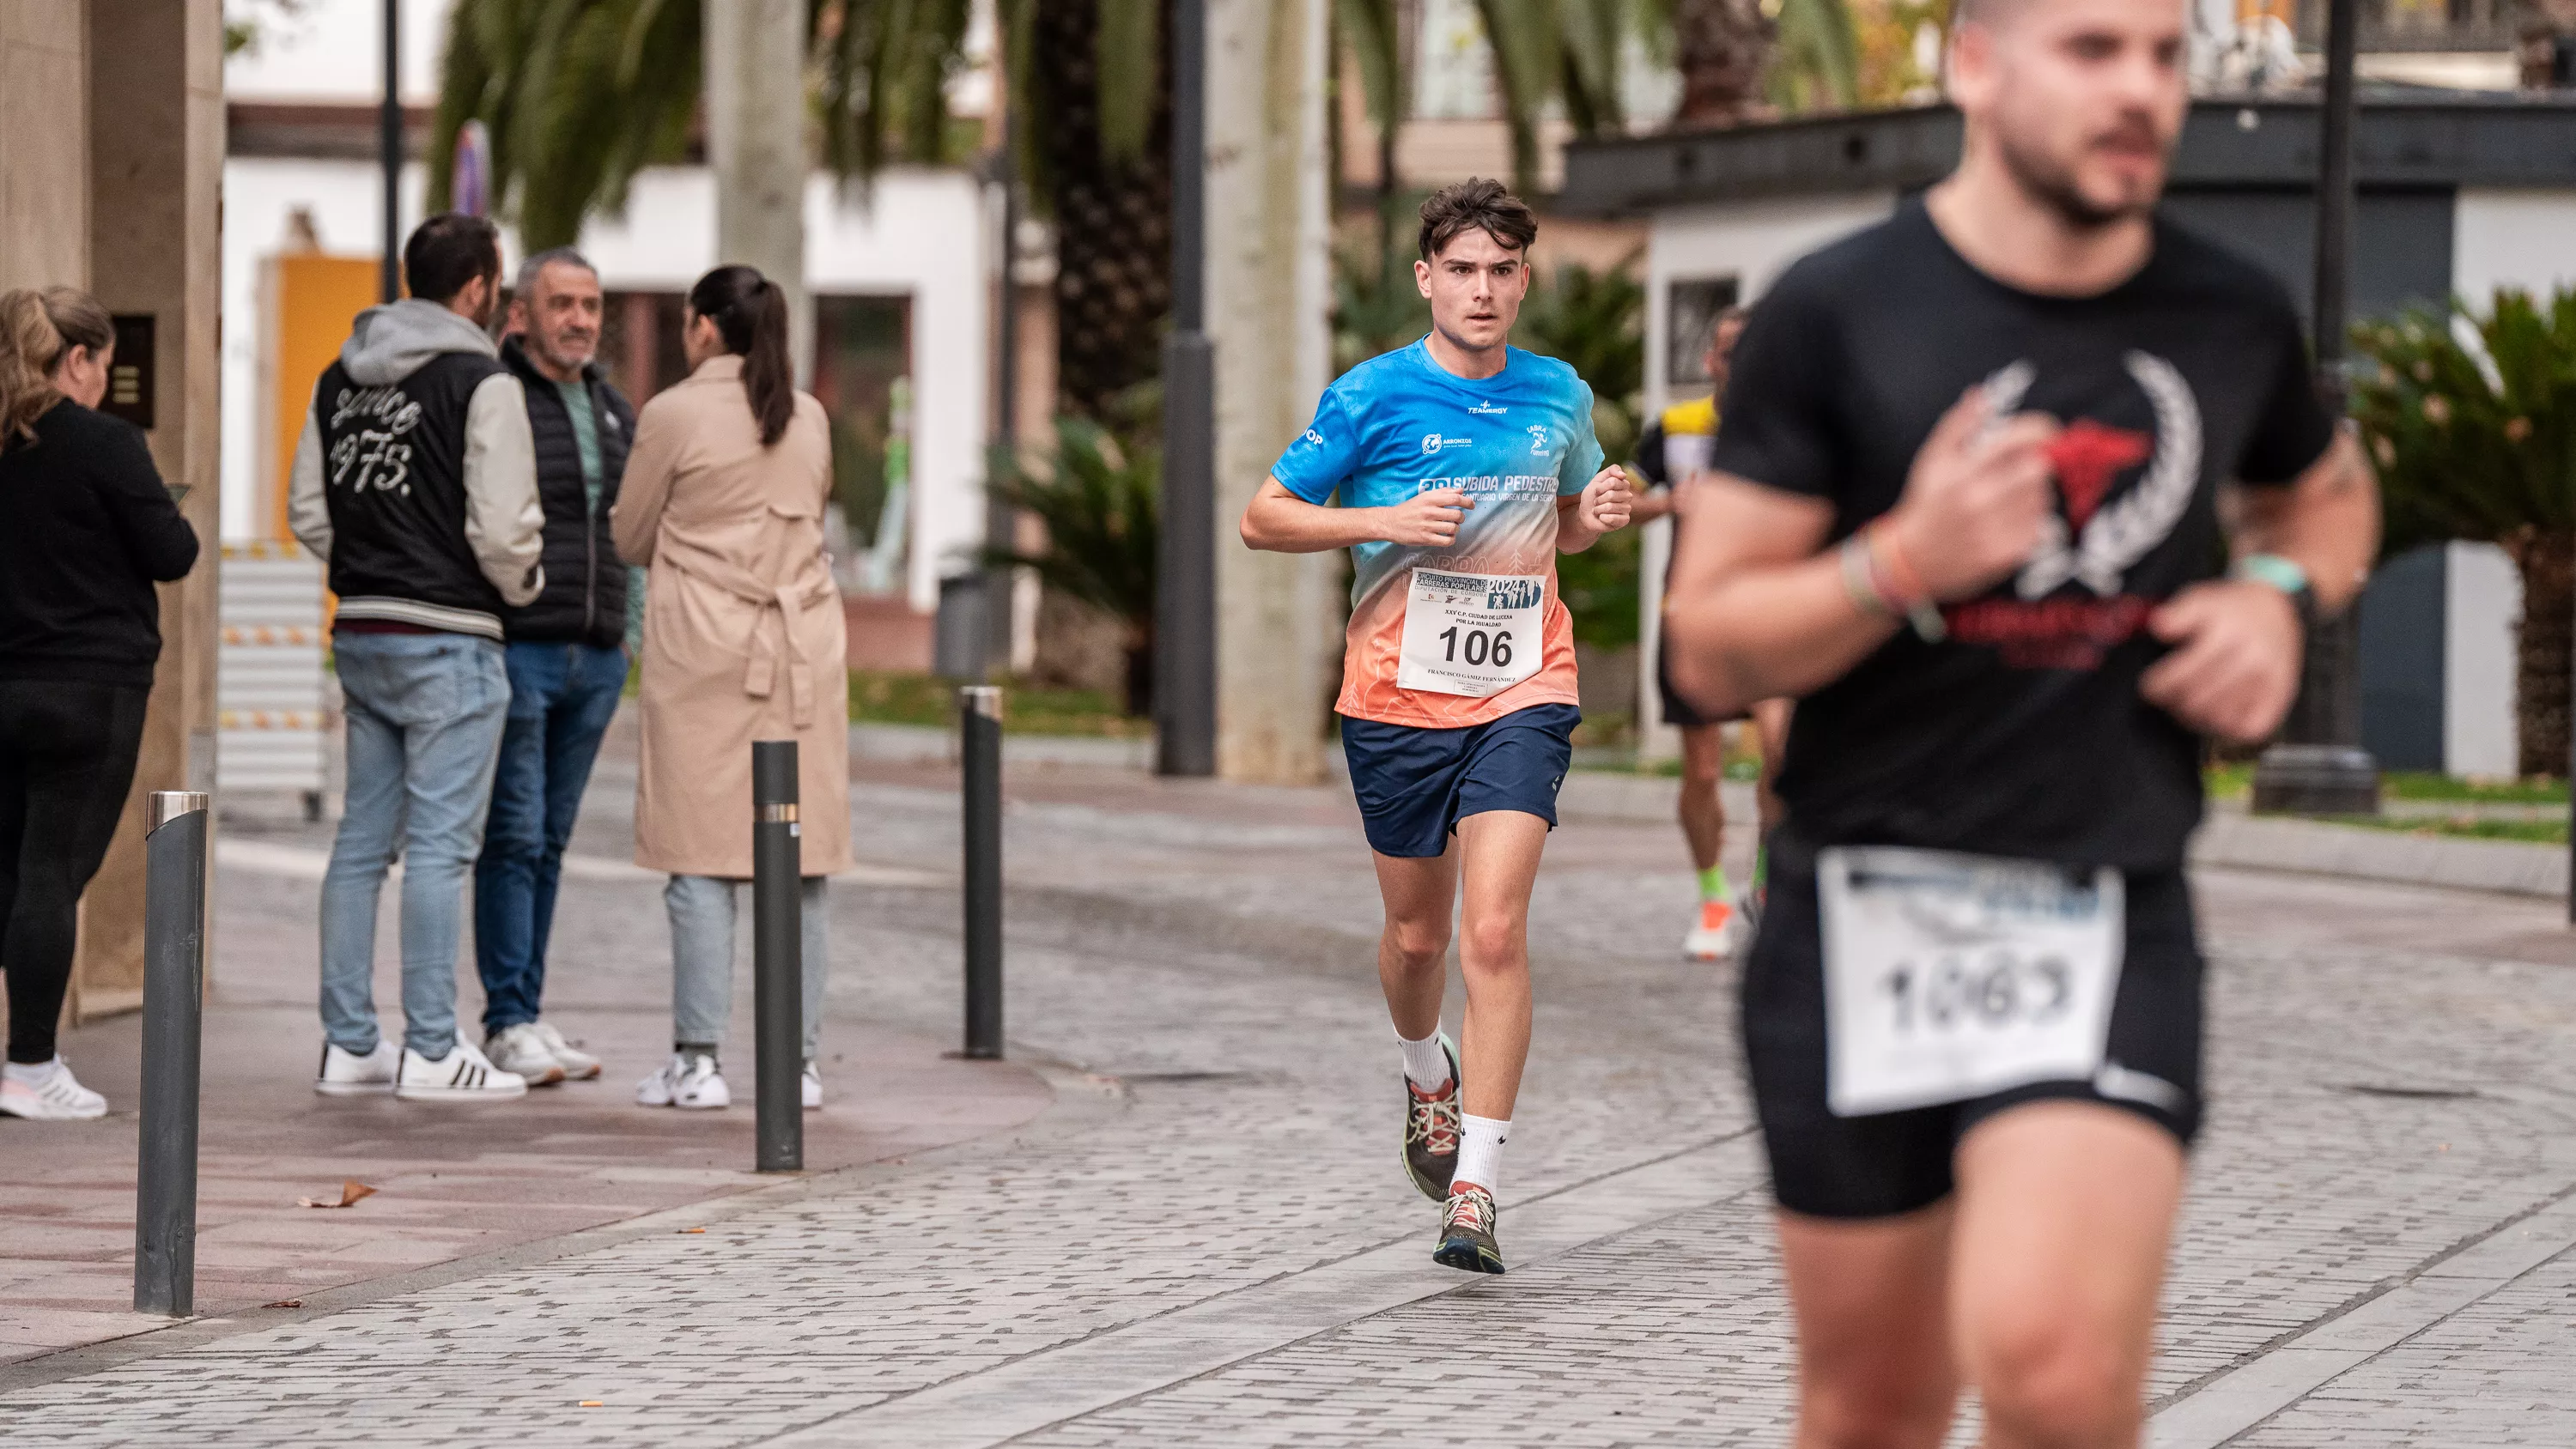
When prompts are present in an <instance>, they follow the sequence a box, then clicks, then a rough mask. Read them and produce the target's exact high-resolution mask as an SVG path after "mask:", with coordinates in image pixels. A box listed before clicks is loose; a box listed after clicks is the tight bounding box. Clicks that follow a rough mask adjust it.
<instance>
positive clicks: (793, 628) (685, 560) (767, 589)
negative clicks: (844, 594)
mask: <svg viewBox="0 0 2576 1449" xmlns="http://www.w3.org/2000/svg"><path fill="white" fill-rule="evenodd" d="M663 557H664V558H666V559H667V560H668V561H669V562H670V564H671V565H672V567H674V568H677V569H678V570H679V571H680V572H681V573H684V574H686V575H688V576H689V577H690V578H693V579H696V580H698V581H699V582H700V583H703V584H707V585H709V586H711V587H713V588H718V589H722V590H724V591H725V592H726V593H728V594H731V595H733V596H734V597H735V598H737V599H740V600H742V601H743V602H745V603H747V604H753V605H756V606H758V607H759V609H760V612H759V613H758V614H756V615H754V616H753V618H752V623H751V638H750V639H749V641H747V643H746V645H745V648H744V654H745V659H744V663H743V671H742V692H743V693H744V694H747V695H749V696H751V697H752V698H753V699H767V698H769V696H770V694H771V693H772V692H773V691H774V689H775V688H776V684H777V679H778V645H777V644H776V643H775V642H774V641H773V640H772V639H771V637H770V631H769V627H768V625H769V620H770V618H771V615H772V613H773V612H775V614H776V616H777V619H778V622H779V626H780V627H779V631H778V632H779V633H781V634H783V635H785V636H786V642H787V666H788V667H787V696H788V706H789V710H790V713H791V717H792V718H793V720H794V722H795V725H796V728H798V729H800V730H801V729H804V728H805V727H806V726H808V725H810V724H812V723H813V722H814V675H813V671H812V670H811V669H808V668H807V667H806V664H807V660H806V657H805V636H804V631H803V629H802V628H800V627H799V626H800V625H802V624H803V622H804V619H805V610H806V609H807V608H809V607H814V606H818V605H823V604H828V603H830V602H831V601H832V599H833V598H834V596H836V595H837V594H838V593H839V592H840V591H839V590H838V589H836V588H834V587H833V584H832V576H831V575H830V574H823V575H821V576H819V577H816V578H811V579H808V580H806V581H805V582H804V583H802V584H796V583H785V584H771V583H767V582H764V581H763V580H761V579H760V578H759V577H758V576H756V575H754V574H753V573H752V572H751V571H750V570H749V569H746V568H744V567H743V566H742V565H740V564H737V563H734V562H732V561H730V560H727V559H722V558H718V557H716V556H715V555H713V554H711V553H707V552H704V551H702V550H698V549H691V548H666V549H665V550H664V552H663Z"/></svg>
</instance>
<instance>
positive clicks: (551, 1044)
mask: <svg viewBox="0 0 2576 1449" xmlns="http://www.w3.org/2000/svg"><path fill="white" fill-rule="evenodd" d="M528 1024H529V1025H530V1026H533V1027H535V1028H536V1029H537V1035H538V1036H539V1037H541V1038H543V1039H544V1040H545V1044H546V1050H547V1051H549V1052H552V1053H554V1058H555V1060H556V1061H558V1062H561V1063H563V1069H564V1075H565V1076H566V1077H567V1078H570V1079H571V1080H573V1081H576V1082H586V1081H589V1080H590V1079H591V1078H593V1077H596V1076H598V1075H599V1071H600V1065H599V1058H597V1057H595V1056H592V1055H591V1054H590V1053H588V1052H586V1051H583V1050H582V1049H581V1048H580V1047H579V1046H577V1045H575V1044H574V1043H572V1042H568V1041H566V1040H564V1034H563V1033H562V1032H559V1031H557V1030H555V1024H554V1023H553V1022H551V1021H547V1020H545V1019H543V1018H539V1019H538V1020H536V1021H532V1022H530V1023H528Z"/></svg>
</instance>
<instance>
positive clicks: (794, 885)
mask: <svg viewBox="0 0 2576 1449" xmlns="http://www.w3.org/2000/svg"><path fill="white" fill-rule="evenodd" d="M796 793H797V792H796V742H795V741H794V740H755V741H753V742H752V746H751V800H752V824H751V981H752V1018H753V1023H752V1044H753V1047H754V1049H755V1051H756V1053H757V1059H756V1060H755V1062H754V1063H753V1078H752V1080H753V1090H754V1092H755V1094H756V1095H755V1097H754V1100H755V1101H756V1102H757V1103H758V1105H759V1121H758V1124H757V1127H756V1129H755V1130H756V1131H757V1132H758V1133H759V1138H760V1145H759V1169H760V1170H761V1171H762V1172H798V1171H802V1170H803V1169H804V1166H805V1084H804V1081H803V1078H804V1072H805V1022H804V1015H805V1013H804V995H805V921H804V916H805V909H804V908H805V897H804V893H803V889H802V888H803V886H804V881H803V880H802V879H801V878H800V877H801V869H800V868H801V866H802V864H803V861H804V844H803V842H802V841H801V840H800V839H799V833H800V832H801V831H802V830H803V829H804V827H803V826H802V825H801V824H799V823H798V821H797V818H796Z"/></svg>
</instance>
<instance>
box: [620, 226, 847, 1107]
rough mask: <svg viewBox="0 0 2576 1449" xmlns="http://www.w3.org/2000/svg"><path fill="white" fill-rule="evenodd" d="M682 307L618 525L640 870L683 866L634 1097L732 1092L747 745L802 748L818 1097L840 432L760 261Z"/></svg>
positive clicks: (839, 671)
mask: <svg viewBox="0 0 2576 1449" xmlns="http://www.w3.org/2000/svg"><path fill="white" fill-rule="evenodd" d="M683 318H684V322H685V330H684V331H683V333H682V337H681V341H682V347H683V350H684V351H685V353H686V355H687V357H688V361H689V367H690V369H691V371H690V374H689V376H688V378H687V379H686V380H684V381H682V382H681V383H679V384H678V385H677V386H675V387H672V388H669V389H667V390H665V391H663V392H661V393H659V394H657V395H655V396H654V398H653V399H652V401H650V402H648V403H646V404H645V405H644V411H643V413H642V415H641V416H639V417H638V418H637V420H636V424H635V445H634V449H633V452H632V453H631V454H630V455H629V456H628V458H627V462H626V475H625V480H624V481H623V482H622V483H621V484H620V485H619V487H618V494H617V506H616V508H615V509H614V511H612V512H611V513H610V515H609V523H610V528H611V530H612V532H613V533H614V534H615V536H616V540H617V552H618V553H619V555H620V556H622V557H623V558H624V559H625V560H626V561H627V562H628V563H631V564H639V565H645V566H648V567H649V569H650V574H649V583H648V585H647V589H646V593H645V603H644V657H643V676H642V693H641V696H640V697H639V699H638V701H637V703H638V705H639V713H640V715H641V717H642V724H643V764H642V769H641V772H640V773H639V775H638V777H637V782H636V789H635V863H636V864H638V865H641V866H644V867H645V868H647V869H649V870H658V871H665V872H668V873H669V874H670V877H671V881H670V884H669V885H668V886H666V887H665V888H664V889H663V892H662V899H663V903H664V904H665V905H666V906H667V907H668V908H669V911H670V916H671V958H672V985H671V1016H672V1048H673V1050H672V1059H671V1062H670V1064H669V1065H667V1066H665V1067H664V1068H663V1069H662V1070H660V1071H658V1072H656V1073H654V1074H653V1075H652V1076H650V1077H647V1078H645V1079H644V1081H643V1083H642V1084H641V1085H639V1086H638V1087H637V1088H636V1092H635V1098H636V1100H637V1101H638V1102H641V1103H643V1104H644V1105H646V1106H652V1107H662V1106H669V1107H698V1108H706V1107H723V1106H726V1105H728V1104H729V1102H730V1101H731V1096H730V1094H729V1093H728V1091H727V1090H726V1087H725V1081H724V1076H723V1073H722V1071H721V1070H720V1068H719V1064H718V1058H717V1048H718V1047H719V1045H720V1044H721V1043H722V1042H723V1040H724V1035H725V1028H726V1025H727V1023H728V1021H729V1020H730V1018H731V1016H732V1011H733V942H734V897H735V890H734V887H735V886H736V885H737V884H739V883H740V882H742V881H744V880H747V879H749V878H750V876H751V824H752V821H751V814H752V809H751V745H752V741H754V740H780V739H793V740H795V741H796V743H797V767H798V781H797V785H798V799H799V802H800V808H799V810H798V814H799V815H800V816H801V817H802V819H801V821H800V829H801V834H800V837H799V838H800V841H801V843H802V847H803V871H804V876H805V883H804V884H805V891H804V895H805V909H804V924H805V949H804V956H805V982H804V986H805V990H804V1010H805V1105H806V1106H808V1107H816V1106H820V1105H821V1104H822V1100H823V1083H822V1077H821V1074H820V1073H819V1071H818V1070H817V1069H816V1066H815V1056H814V1051H815V1043H816V1040H817V1033H818V1031H819V1029H820V1027H821V1024H822V1014H823V983H824V980H825V978H826V975H827V973H828V969H829V962H830V953H829V941H828V938H827V936H826V933H825V930H824V923H825V913H824V903H823V877H825V876H827V875H830V874H832V873H833V872H836V871H842V870H847V869H848V868H849V865H850V809H849V778H850V773H849V715H850V691H849V669H848V664H847V653H846V651H845V649H844V647H843V629H844V627H845V626H844V624H843V622H842V617H841V598H840V594H839V593H838V591H836V590H835V589H834V588H833V586H832V571H831V567H830V563H829V561H828V559H827V558H826V557H825V555H824V552H823V509H824V507H825V501H826V500H827V499H828V498H829V497H830V495H831V491H832V445H831V434H830V430H829V428H828V426H827V424H826V423H825V421H824V417H823V405H822V404H821V403H818V402H816V401H815V400H814V399H813V398H811V397H809V396H807V395H806V394H804V393H801V392H798V391H796V390H795V386H794V382H793V380H792V374H791V373H790V372H789V371H788V363H787V305H786V299H785V298H784V297H783V296H782V295H781V294H780V292H779V289H778V288H777V287H776V286H775V285H773V284H771V283H770V282H769V281H768V280H767V279H765V278H763V277H762V276H761V275H760V273H758V272H757V271H754V270H752V269H751V268H749V267H738V266H737V267H718V268H717V269H716V270H714V271H712V272H709V273H708V274H707V275H705V276H704V277H701V278H700V279H699V280H698V284H697V285H696V286H695V287H693V288H691V289H690V292H689V297H688V305H687V309H686V311H685V312H684V313H683Z"/></svg>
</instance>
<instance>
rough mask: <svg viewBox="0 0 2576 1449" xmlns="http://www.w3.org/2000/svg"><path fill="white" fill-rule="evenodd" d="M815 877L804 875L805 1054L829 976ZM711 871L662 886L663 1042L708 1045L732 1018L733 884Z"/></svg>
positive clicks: (719, 1040)
mask: <svg viewBox="0 0 2576 1449" xmlns="http://www.w3.org/2000/svg"><path fill="white" fill-rule="evenodd" d="M823 880H824V877H822V876H819V875H809V876H807V877H805V889H804V892H803V894H804V900H805V908H804V910H803V911H802V912H801V914H802V915H803V917H804V921H803V925H804V928H805V930H804V937H805V951H804V955H805V963H804V964H805V992H804V996H805V1008H804V1010H805V1059H806V1060H807V1061H809V1062H810V1061H812V1060H813V1059H814V1044H815V1042H817V1041H818V1040H820V1039H821V1037H822V1034H823V986H824V983H825V982H826V981H828V980H830V979H831V975H832V933H831V922H830V918H829V916H828V915H826V913H825V911H824V902H823ZM742 884H744V882H742V881H738V880H725V879H722V878H720V877H717V876H711V875H675V876H673V877H671V883H670V884H669V885H666V886H664V887H662V904H663V905H664V906H666V907H668V908H669V910H670V912H671V1043H672V1045H673V1046H674V1047H694V1048H701V1049H704V1050H706V1051H708V1052H713V1051H714V1050H715V1049H716V1048H717V1047H719V1046H721V1045H723V1044H724V1039H725V1027H726V1026H727V1025H728V1024H730V1023H731V1022H732V1020H733V931H734V887H735V886H738V885H742Z"/></svg>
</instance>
